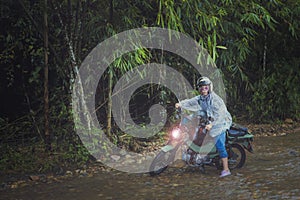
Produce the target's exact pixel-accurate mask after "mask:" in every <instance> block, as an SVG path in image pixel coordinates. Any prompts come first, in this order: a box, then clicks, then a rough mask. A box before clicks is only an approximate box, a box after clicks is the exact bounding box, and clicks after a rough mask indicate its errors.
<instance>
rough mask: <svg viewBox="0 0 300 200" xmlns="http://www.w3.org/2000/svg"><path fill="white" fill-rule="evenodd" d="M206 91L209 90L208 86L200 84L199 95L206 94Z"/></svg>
mask: <svg viewBox="0 0 300 200" xmlns="http://www.w3.org/2000/svg"><path fill="white" fill-rule="evenodd" d="M208 91H209V86H208V85H202V86H201V87H200V88H199V92H200V94H201V95H208Z"/></svg>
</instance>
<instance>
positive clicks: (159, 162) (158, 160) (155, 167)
mask: <svg viewBox="0 0 300 200" xmlns="http://www.w3.org/2000/svg"><path fill="white" fill-rule="evenodd" d="M170 159H171V152H164V151H161V152H159V153H158V154H157V156H156V157H155V158H154V160H153V162H152V163H151V165H150V175H151V176H155V175H158V174H160V173H162V172H163V171H165V170H166V169H167V167H168V164H169V163H170V161H171V160H170Z"/></svg>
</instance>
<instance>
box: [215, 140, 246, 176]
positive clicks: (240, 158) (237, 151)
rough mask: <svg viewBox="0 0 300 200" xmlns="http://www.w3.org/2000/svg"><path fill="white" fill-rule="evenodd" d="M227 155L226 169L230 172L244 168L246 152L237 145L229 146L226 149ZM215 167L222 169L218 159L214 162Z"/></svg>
mask: <svg viewBox="0 0 300 200" xmlns="http://www.w3.org/2000/svg"><path fill="white" fill-rule="evenodd" d="M226 151H227V153H228V167H229V169H230V170H232V169H238V168H241V167H243V166H244V164H245V161H246V152H245V150H244V148H243V147H242V146H241V145H239V144H231V145H228V146H227V147H226ZM216 167H217V168H218V169H223V163H222V160H221V159H220V158H219V159H218V160H217V161H216Z"/></svg>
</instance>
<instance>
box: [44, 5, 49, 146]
mask: <svg viewBox="0 0 300 200" xmlns="http://www.w3.org/2000/svg"><path fill="white" fill-rule="evenodd" d="M47 18H48V16H47V0H44V59H45V60H44V62H45V65H44V120H45V129H44V132H45V145H46V150H47V151H50V150H51V137H50V130H49V89H48V82H49V77H48V72H49V66H48V52H49V51H48V19H47Z"/></svg>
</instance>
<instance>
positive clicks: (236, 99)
mask: <svg viewBox="0 0 300 200" xmlns="http://www.w3.org/2000/svg"><path fill="white" fill-rule="evenodd" d="M70 2H71V3H70V4H68V1H52V3H51V4H49V7H48V14H49V16H48V17H49V18H48V19H49V23H48V24H49V48H50V52H49V91H50V92H49V95H50V129H51V134H52V142H53V147H54V152H52V153H53V154H49V155H48V154H45V153H42V151H41V150H40V149H41V148H42V147H41V143H40V142H41V140H42V139H43V129H44V122H43V111H42V110H43V103H42V102H43V92H44V90H43V85H42V83H43V79H42V77H43V64H44V58H43V56H44V54H43V52H44V49H43V37H42V32H43V26H42V24H43V21H42V11H43V9H42V3H40V2H33V1H28V0H23V1H16V2H15V1H10V0H2V1H1V7H0V11H1V12H0V14H1V16H0V21H1V25H2V27H1V31H0V32H1V34H0V40H1V44H0V50H1V51H0V66H1V74H0V76H1V84H0V91H1V94H2V93H3V95H1V98H3V99H5V98H6V97H7V96H8V95H6V94H8V93H9V94H13V95H14V96H9V97H7V102H9V101H10V100H11V99H15V98H16V97H17V96H18V99H16V102H18V103H19V104H20V107H21V112H19V110H18V111H16V113H15V116H13V117H12V116H9V117H7V116H5V115H4V114H3V116H0V126H1V128H0V130H1V132H3V134H1V152H4V154H2V157H1V161H0V167H1V169H5V168H6V167H9V166H10V169H11V170H16V169H17V168H18V166H20V167H23V168H28V169H29V170H36V169H42V170H51V169H54V168H56V167H55V166H57V165H59V162H61V163H63V164H62V165H68V164H67V162H70V163H73V164H75V165H76V163H77V164H80V165H81V164H83V163H85V162H87V159H88V157H89V155H88V152H87V151H86V149H85V148H84V147H83V146H82V145H81V143H80V141H79V140H78V138H77V137H76V134H75V131H74V123H73V118H72V115H71V96H70V93H71V88H72V83H73V81H74V76H75V69H76V67H77V68H78V67H80V64H81V61H82V60H83V59H84V58H85V56H86V55H87V54H88V53H89V52H90V51H91V50H92V49H93V48H94V47H95V46H96V45H97V44H98V43H99V42H101V41H103V40H105V39H107V38H108V37H111V36H112V35H114V34H116V33H120V32H122V31H125V30H128V29H132V28H140V27H144V26H148V27H152V26H159V27H165V28H169V29H173V30H177V31H180V32H183V33H185V34H188V35H189V36H191V37H193V38H194V39H195V40H196V41H198V42H199V44H201V45H202V46H203V47H205V48H206V49H207V50H208V52H209V54H210V55H211V57H212V60H213V61H215V62H216V64H217V66H218V67H219V68H220V69H221V70H222V74H220V76H223V77H224V82H225V85H226V91H227V96H228V98H227V102H228V103H229V109H230V111H231V112H232V114H233V115H235V116H237V117H238V116H239V114H241V113H242V114H245V113H246V115H247V116H248V118H247V119H249V120H254V121H256V122H263V121H268V120H278V119H279V120H282V119H284V118H287V117H291V118H295V119H299V118H300V106H299V105H300V102H299V101H300V100H299V99H300V86H299V81H300V80H299V77H300V74H299V66H300V60H299V51H300V49H299V33H300V30H299V27H300V26H299V22H300V3H299V1H295V0H287V1H281V0H272V1H258V0H250V1H232V0H220V1H198V0H182V1H174V0H141V1H133V0H129V1H110V0H103V1H79V0H76V1H70ZM111 2H112V4H111ZM151 62H157V63H165V64H167V65H169V66H172V67H174V68H175V69H176V70H178V71H179V72H180V73H182V74H183V75H184V76H185V77H186V78H187V79H188V80H190V82H191V84H194V83H195V80H196V78H197V76H199V74H197V73H196V72H195V70H193V68H192V67H191V66H190V64H189V63H186V62H185V61H183V60H182V59H181V58H178V57H176V56H174V55H172V54H170V53H168V52H163V51H160V50H149V49H144V48H141V49H139V50H137V51H135V52H131V53H128V54H126V55H122V56H121V57H117V58H116V59H115V61H114V63H112V65H111V66H112V67H110V70H111V71H109V73H112V75H113V79H112V81H113V84H115V83H116V82H117V80H118V79H119V78H120V77H122V76H123V75H124V74H125V73H126V72H128V71H129V70H131V69H134V68H135V67H136V66H138V65H141V64H145V63H151ZM107 74H108V73H105V74H104V76H103V77H101V79H100V81H99V88H98V89H99V91H98V92H97V95H98V96H97V114H98V118H99V121H100V123H101V125H104V126H105V124H106V122H107V118H106V116H107V115H106V114H107V112H108V109H107V107H108V103H107V99H108V91H109V89H108V88H109V84H108V79H109V77H108V76H107ZM140 75H141V77H143V76H145V74H144V73H143V72H140ZM87 81H89V80H87ZM216 87H217V86H216ZM186 92H194V91H186ZM86 95H89V94H86ZM140 97H143V99H142V101H143V103H145V102H146V101H147V103H145V104H144V105H143V106H140V107H141V108H142V110H139V111H138V112H139V114H140V115H136V116H135V117H136V118H138V119H143V120H142V121H140V122H139V123H141V124H143V123H146V122H147V120H148V118H147V117H148V116H147V113H148V110H147V108H148V107H149V106H150V105H148V104H151V103H152V104H154V103H160V104H161V105H163V106H165V107H166V108H167V110H168V117H170V116H171V114H170V113H172V111H174V103H175V102H176V101H177V99H176V97H175V96H174V94H173V93H172V91H169V90H168V89H167V88H165V87H162V86H156V85H150V84H149V85H147V86H145V87H143V88H141V89H140V90H138V91H137V92H136V93H135V94H134V96H133V97H132V105H133V107H134V105H137V103H138V101H139V98H140ZM146 104H147V105H146ZM15 106H16V105H13V107H15ZM141 108H139V109H141ZM133 112H135V111H133ZM1 114H2V113H1ZM141 116H142V117H141ZM139 117H140V118H139ZM113 129H114V130H113V133H114V135H113V136H112V138H111V139H112V141H113V142H114V143H115V144H123V143H127V144H130V143H132V141H135V140H134V138H132V137H125V136H123V133H122V132H120V130H118V128H117V127H115V126H113ZM120 138H124V139H123V140H122V139H121V140H122V141H121V142H120ZM105 145H106V144H103V148H106V146H105ZM20 146H21V148H19V147H20ZM34 149H35V152H34V153H32V154H31V153H29V152H32V151H33V150H34ZM36 149H39V150H36ZM39 154H41V155H43V156H44V157H43V161H45V160H47V158H48V160H47V162H43V163H36V160H35V159H37V158H38V155H39Z"/></svg>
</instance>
